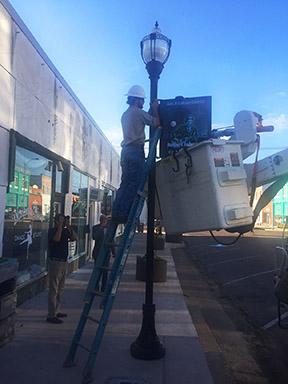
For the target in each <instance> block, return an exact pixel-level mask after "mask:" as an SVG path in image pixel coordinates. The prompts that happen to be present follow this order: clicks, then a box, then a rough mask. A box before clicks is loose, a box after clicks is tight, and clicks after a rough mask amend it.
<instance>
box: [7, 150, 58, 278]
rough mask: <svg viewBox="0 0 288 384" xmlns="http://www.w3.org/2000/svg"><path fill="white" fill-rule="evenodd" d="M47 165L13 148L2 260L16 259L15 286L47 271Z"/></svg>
mask: <svg viewBox="0 0 288 384" xmlns="http://www.w3.org/2000/svg"><path fill="white" fill-rule="evenodd" d="M48 163H49V160H48V159H46V158H45V157H43V156H40V155H38V154H36V153H33V152H31V151H29V150H27V149H24V148H22V147H16V157H15V171H14V181H13V182H11V183H10V185H9V193H7V195H6V208H5V223H4V236H3V257H15V258H17V259H18V261H19V273H18V278H17V285H20V284H23V283H25V282H27V281H29V280H31V279H32V278H34V277H36V276H39V275H41V274H42V273H43V272H45V271H46V260H47V233H48V228H49V218H50V204H51V185H52V181H51V180H52V172H51V170H49V167H48Z"/></svg>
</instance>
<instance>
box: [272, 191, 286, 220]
mask: <svg viewBox="0 0 288 384" xmlns="http://www.w3.org/2000/svg"><path fill="white" fill-rule="evenodd" d="M287 190H288V183H286V184H285V185H284V187H283V188H282V189H280V191H279V192H278V193H277V195H276V196H275V197H274V199H273V219H274V222H273V224H274V226H277V227H283V226H284V225H285V224H288V195H287Z"/></svg>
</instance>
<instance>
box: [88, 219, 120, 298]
mask: <svg viewBox="0 0 288 384" xmlns="http://www.w3.org/2000/svg"><path fill="white" fill-rule="evenodd" d="M107 224H108V218H107V216H105V215H101V216H100V224H97V225H94V226H93V227H92V239H93V240H95V245H94V248H93V252H92V256H93V259H94V263H96V260H97V257H98V255H99V252H100V249H101V246H102V243H103V240H104V237H105V235H106V230H107V228H106V227H107ZM111 252H112V254H113V256H115V249H114V247H113V246H110V247H109V251H108V252H107V254H106V259H105V261H104V264H103V266H105V267H109V263H110V257H111ZM107 277H108V272H107V271H105V270H104V271H103V272H102V284H101V292H104V291H105V288H106V284H107Z"/></svg>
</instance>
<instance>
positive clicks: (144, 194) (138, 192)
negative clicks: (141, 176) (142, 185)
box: [137, 190, 147, 197]
mask: <svg viewBox="0 0 288 384" xmlns="http://www.w3.org/2000/svg"><path fill="white" fill-rule="evenodd" d="M137 194H138V195H139V196H142V197H147V192H145V191H139V190H138V191H137Z"/></svg>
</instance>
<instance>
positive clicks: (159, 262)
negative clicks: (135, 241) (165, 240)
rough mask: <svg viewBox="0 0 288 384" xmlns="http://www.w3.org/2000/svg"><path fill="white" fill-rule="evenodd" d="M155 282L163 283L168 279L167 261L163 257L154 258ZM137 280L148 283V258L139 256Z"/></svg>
mask: <svg viewBox="0 0 288 384" xmlns="http://www.w3.org/2000/svg"><path fill="white" fill-rule="evenodd" d="M153 269H154V273H153V275H154V276H153V282H154V283H163V282H164V281H166V279H167V261H166V260H164V259H162V258H161V257H157V256H156V257H155V258H154V265H153ZM136 280H139V281H146V257H143V256H137V261H136Z"/></svg>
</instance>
